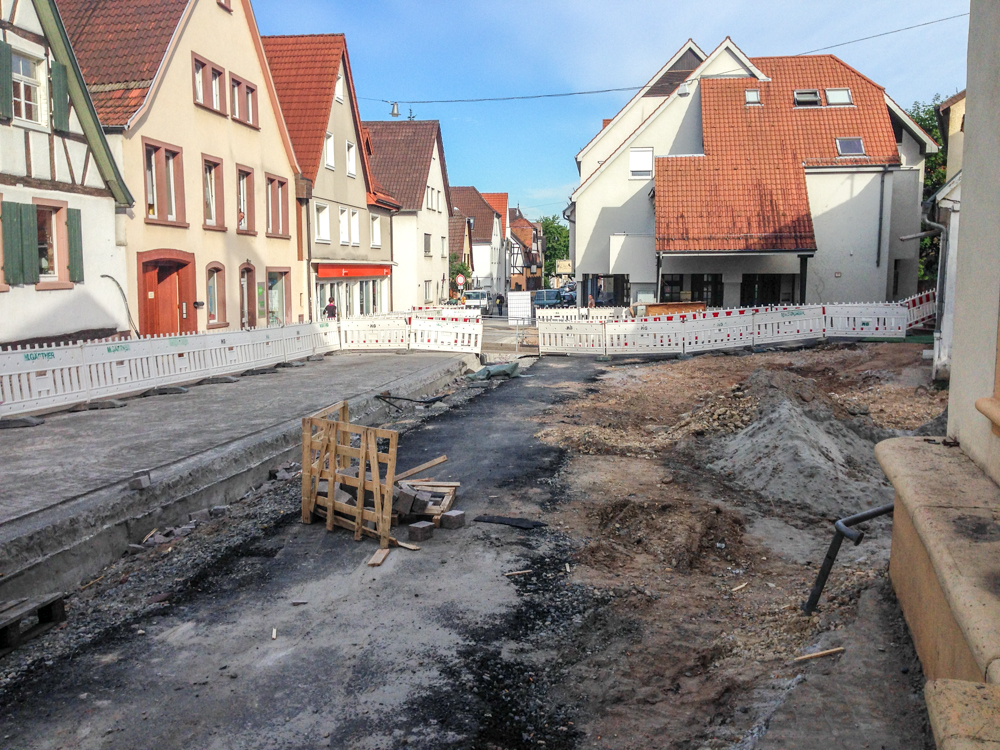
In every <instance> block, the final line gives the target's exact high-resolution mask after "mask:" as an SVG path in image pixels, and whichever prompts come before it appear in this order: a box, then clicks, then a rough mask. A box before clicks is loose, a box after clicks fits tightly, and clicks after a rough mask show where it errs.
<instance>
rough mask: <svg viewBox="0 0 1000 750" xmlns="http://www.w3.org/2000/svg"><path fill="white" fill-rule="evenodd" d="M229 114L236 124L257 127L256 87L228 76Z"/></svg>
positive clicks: (235, 77) (230, 75) (236, 77)
mask: <svg viewBox="0 0 1000 750" xmlns="http://www.w3.org/2000/svg"><path fill="white" fill-rule="evenodd" d="M229 90H230V94H231V95H230V103H229V106H230V109H231V112H230V114H231V115H232V118H233V119H234V120H235V121H236V122H240V123H243V124H244V125H249V126H250V127H253V128H255V127H257V87H256V86H254V85H253V84H252V83H248V82H247V81H245V80H243V79H242V78H240V77H239V76H234V75H233V74H232V73H230V74H229Z"/></svg>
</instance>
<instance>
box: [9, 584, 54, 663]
mask: <svg viewBox="0 0 1000 750" xmlns="http://www.w3.org/2000/svg"><path fill="white" fill-rule="evenodd" d="M63 597H64V595H63V594H49V595H48V596H42V597H34V598H32V599H14V600H12V601H5V602H3V601H0V656H5V655H6V654H9V653H10V652H11V651H13V650H14V649H15V648H17V647H18V646H20V645H21V644H22V643H24V642H25V641H28V640H30V639H32V638H34V637H36V636H39V635H41V634H42V633H44V632H45V631H46V630H48V629H49V628H51V627H53V626H55V625H58V624H59V623H60V622H63V621H64V620H65V619H66V605H65V602H64V601H63ZM32 615H37V616H38V622H37V623H36V624H34V625H32V626H31V627H29V628H28V629H27V630H21V622H22V621H23V620H25V619H26V618H28V617H31V616H32Z"/></svg>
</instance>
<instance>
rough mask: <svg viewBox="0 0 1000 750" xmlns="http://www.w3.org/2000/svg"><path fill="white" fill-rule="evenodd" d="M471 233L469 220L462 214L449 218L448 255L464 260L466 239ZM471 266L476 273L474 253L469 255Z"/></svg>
mask: <svg viewBox="0 0 1000 750" xmlns="http://www.w3.org/2000/svg"><path fill="white" fill-rule="evenodd" d="M468 232H469V220H468V218H466V217H465V216H462V215H461V214H458V215H452V216H449V217H448V253H449V254H450V255H451V257H452V258H455V259H456V260H462V256H463V255H464V254H465V238H466V235H467V234H468ZM469 265H470V268H471V270H473V271H475V270H476V269H475V267H474V261H473V257H472V253H469Z"/></svg>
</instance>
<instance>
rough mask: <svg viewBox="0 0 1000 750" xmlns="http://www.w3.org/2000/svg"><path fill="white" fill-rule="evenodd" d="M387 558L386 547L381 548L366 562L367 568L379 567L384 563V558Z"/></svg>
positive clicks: (387, 550)
mask: <svg viewBox="0 0 1000 750" xmlns="http://www.w3.org/2000/svg"><path fill="white" fill-rule="evenodd" d="M388 556H389V548H388V547H382V548H380V549H378V550H377V551H376V552H375V554H374V555H372V559H371V560H369V561H368V567H369V568H377V567H378V566H379V565H381V564H382V563H384V562H385V558H387V557H388Z"/></svg>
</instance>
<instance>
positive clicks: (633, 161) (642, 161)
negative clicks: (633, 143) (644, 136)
mask: <svg viewBox="0 0 1000 750" xmlns="http://www.w3.org/2000/svg"><path fill="white" fill-rule="evenodd" d="M652 176H653V149H651V148H630V149H629V151H628V178H629V179H630V180H648V179H649V178H651V177H652Z"/></svg>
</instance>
